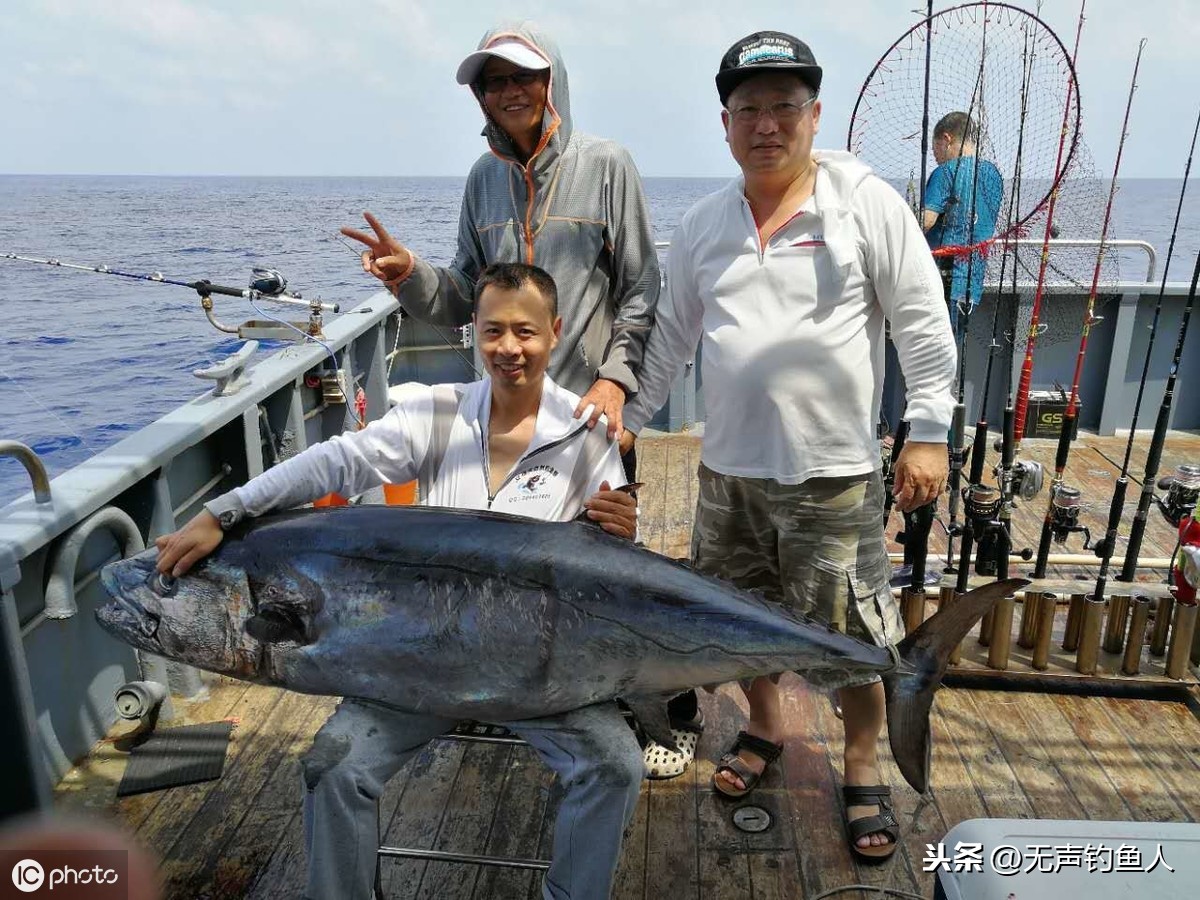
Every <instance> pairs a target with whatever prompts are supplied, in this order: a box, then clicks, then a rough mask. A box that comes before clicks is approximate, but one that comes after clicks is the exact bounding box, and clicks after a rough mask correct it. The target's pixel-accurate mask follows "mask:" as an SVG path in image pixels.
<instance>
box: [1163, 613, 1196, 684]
mask: <svg viewBox="0 0 1200 900" xmlns="http://www.w3.org/2000/svg"><path fill="white" fill-rule="evenodd" d="M1198 611H1200V606H1197V605H1196V604H1194V603H1176V604H1175V616H1174V621H1173V622H1172V623H1171V641H1170V644H1169V646H1168V647H1167V667H1166V668H1167V677H1168V678H1174V679H1176V680H1177V681H1178V680H1179V679H1181V678H1183V677H1184V676H1185V675H1186V674H1187V664H1188V656H1189V654H1190V653H1191V652H1192V635H1193V634H1195V632H1196V613H1197V612H1198Z"/></svg>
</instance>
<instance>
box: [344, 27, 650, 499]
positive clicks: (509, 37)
mask: <svg viewBox="0 0 1200 900" xmlns="http://www.w3.org/2000/svg"><path fill="white" fill-rule="evenodd" d="M458 82H459V83H460V84H465V85H469V86H470V87H471V90H472V92H473V93H474V94H475V97H476V99H477V100H478V101H479V104H480V106H481V108H482V109H483V112H484V117H485V120H486V123H485V126H484V130H483V134H484V137H486V138H487V142H488V152H487V153H485V154H484V155H483V156H481V157H480V158H479V160H478V161H477V162H476V163H475V165H474V166H472V168H471V172H470V174H469V175H468V176H467V185H466V190H465V192H464V195H463V203H462V210H461V213H460V216H459V226H458V250H457V254H456V256H455V258H454V262H452V263H451V264H450V265H449V266H445V267H437V266H433V265H430V264H429V263H428V262H426V261H425V260H423V259H421V258H420V257H418V256H417V255H416V254H415V253H413V252H411V251H410V250H409V249H408V248H407V247H405V246H404V245H403V244H401V243H400V242H399V241H398V240H396V239H395V238H393V237H392V236H391V235H390V234H389V233H388V231H387V230H386V229H385V228H384V226H383V225H382V224H380V223H379V221H378V220H377V219H376V218H375V217H374V216H372V215H371V214H370V213H368V214H366V219H367V222H368V224H369V225H370V226H371V229H372V232H373V233H366V232H361V231H357V230H354V229H349V228H344V229H342V231H343V233H344V234H345V235H346V236H347V237H351V238H354V239H355V240H358V241H360V242H361V243H363V244H364V245H365V246H366V247H367V249H366V250H365V251H364V252H363V257H362V258H363V268H364V270H365V271H367V272H370V273H371V274H372V275H374V276H375V277H377V278H379V279H380V280H381V281H383V283H384V284H385V285H386V286H387V287H388V288H389V289H390V290H391V291H392V292H393V293H394V294H395V295H396V297H397V298H398V299H399V301H400V303H401V305H402V306H403V307H404V309H405V310H407V311H409V312H411V313H412V314H413V315H415V316H416V317H417V318H419V319H423V320H425V321H428V322H431V323H433V324H437V325H447V326H461V325H465V324H466V323H467V322H469V321H470V318H471V297H472V288H473V286H474V284H475V280H476V278H477V277H478V276H479V273H480V272H481V271H482V270H483V269H484V267H486V266H487V265H489V264H491V263H495V262H523V263H528V264H530V265H537V266H539V267H541V268H543V269H545V270H546V271H547V272H549V273H550V274H551V275H552V276H553V277H554V281H555V283H556V284H557V285H558V291H559V304H560V310H561V314H562V319H563V333H562V339H561V340H560V342H559V345H558V348H557V349H556V350H555V353H554V356H553V357H552V359H551V361H550V370H549V374H550V377H551V378H553V379H554V381H555V382H556V383H557V384H559V385H561V386H562V387H565V388H567V389H568V390H570V391H573V392H575V393H577V394H579V395H581V397H582V400H581V402H580V405H579V409H578V410H576V415H581V414H582V413H583V412H584V410H585V409H586V408H587V406H588V405H591V406H592V413H591V417H590V420H589V426H594V425H595V424H596V422H597V421H598V420H599V417H600V415H601V414H603V415H605V416H606V417H607V419H608V429H609V435H610V437H619V436H622V428H621V410H622V407H623V405H624V402H625V398H626V396H627V395H629V394H633V393H636V391H637V389H638V382H637V370H638V367H639V365H640V363H641V359H642V351H643V348H644V346H645V343H646V338H647V337H648V335H649V333H650V326H651V325H652V324H653V319H654V307H655V304H656V303H657V302H658V290H659V269H658V259H657V255H656V253H655V250H654V238H653V234H652V232H651V230H650V221H649V216H648V213H647V210H646V201H645V197H644V195H643V193H642V184H641V179H640V178H639V176H638V173H637V169H636V168H635V167H634V164H633V160H632V159H631V158H630V156H629V153H628V152H627V151H626V150H625V149H624V148H623V147H621V146H620V145H619V144H616V143H614V142H613V141H608V140H604V139H602V138H597V137H593V136H591V135H588V134H584V133H582V132H580V131H576V130H575V129H574V127H573V125H572V121H571V107H570V97H569V93H568V89H567V71H566V68H565V67H564V65H563V62H562V57H561V55H560V54H559V51H558V48H557V46H556V45H555V44H554V42H553V41H552V40H551V39H549V38H548V37H547V36H546V35H545V34H542V33H540V32H538V31H537V30H536V29H533V28H530V27H528V26H527V25H519V26H512V27H507V26H501V27H498V28H494V29H491V30H490V31H488V32H487V33H486V34H485V35H484V36H483V39H482V40H481V41H480V42H479V48H478V49H477V50H476V51H475V52H473V53H471V54H470V55H469V56H467V57H466V59H464V60H463V62H462V64H461V65H460V66H459V68H458ZM632 440H633V439H632V435H631V436H629V437H628V438H626V439H625V440H624V441H623V442H622V450H623V451H624V450H627V449H629V448H630V447H631V446H632ZM631 463H632V460H627V469H629V468H632V466H631ZM629 477H630V478H631V479H632V478H633V473H632V472H629Z"/></svg>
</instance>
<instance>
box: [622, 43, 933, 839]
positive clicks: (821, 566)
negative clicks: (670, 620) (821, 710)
mask: <svg viewBox="0 0 1200 900" xmlns="http://www.w3.org/2000/svg"><path fill="white" fill-rule="evenodd" d="M821 74H822V73H821V68H820V67H819V66H818V65H817V63H816V60H815V59H814V58H813V55H812V52H811V51H810V50H809V48H808V47H807V46H806V45H805V44H804V43H803V42H801V41H799V40H797V39H796V38H794V37H792V36H791V35H787V34H782V33H779V32H759V33H756V34H752V35H750V36H748V37H746V38H744V39H742V40H740V41H738V42H737V43H736V44H734V46H733V47H731V48H730V49H729V51H728V52H727V53H726V54H725V57H724V59H722V61H721V65H720V69H719V72H718V74H717V79H716V80H717V90H718V93H719V95H720V98H721V103H722V106H723V107H724V109H723V110H722V112H721V120H722V122H723V124H724V126H725V136H726V141H727V142H728V143H729V147H730V151H731V152H732V154H733V157H734V159H735V160H736V161H737V163H738V165H739V166H740V167H741V170H742V177H740V178H738V179H736V180H735V181H733V182H731V183H730V184H729V185H728V186H726V187H725V188H723V189H722V190H720V191H718V192H717V193H715V194H712V195H711V196H709V197H706V198H705V199H703V200H701V201H700V202H699V203H698V204H696V206H694V207H693V208H692V209H691V210H690V211H689V212H688V213H687V214H686V215H685V216H684V218H683V221H682V223H681V224H680V226H679V229H678V231H676V233H675V236H674V238H673V240H672V242H671V252H670V258H669V261H668V264H667V287H666V294H665V296H663V297H662V298H661V299H660V302H659V304H658V310H657V319H656V321H655V325H654V328H653V330H652V332H651V336H650V340H649V342H648V344H647V347H646V355H645V358H644V360H643V365H642V369H641V372H640V374H639V382H640V385H641V390H640V391H639V393H638V394H637V396H636V397H635V398H634V399H633V400H632V401H631V402H630V404H629V405H628V406H627V407H626V410H625V425H626V427H627V428H628V429H630V430H632V431H634V432H637V431H638V430H640V429H641V428H642V426H644V425H645V423H646V422H647V421H648V420H649V419H650V417H651V416H652V415H653V414H654V412H655V411H656V410H657V409H658V408H659V407H660V406H661V405H662V403H663V401H664V400H665V399H666V397H667V394H668V391H669V389H670V385H671V382H672V380H673V379H674V377H675V376H676V375H677V374H678V372H679V371H680V369H681V367H682V365H683V363H684V362H685V361H686V360H688V359H690V358H691V357H692V356H693V355H694V354H695V352H696V346H697V343H698V342H701V341H702V342H703V357H702V358H703V362H702V365H703V376H704V400H705V407H706V410H707V416H706V423H705V434H704V445H703V450H702V454H701V466H700V475H699V477H700V490H699V496H698V502H697V510H696V523H695V529H694V532H693V539H692V541H693V543H692V551H693V558H694V562H695V564H696V565H697V566H698V567H700V568H701V569H702V570H704V571H706V572H709V573H711V574H715V575H718V576H720V577H724V578H727V579H729V580H731V581H733V582H735V583H737V584H738V585H740V586H742V587H746V588H750V589H755V590H759V591H761V592H763V593H764V594H766V595H767V596H768V597H769V598H771V599H773V600H775V601H777V602H779V603H781V604H782V605H784V606H785V607H787V608H789V609H791V610H792V611H794V612H796V613H804V614H809V615H813V616H817V617H819V618H822V619H824V620H826V621H828V622H830V623H831V624H832V625H833V626H834V627H837V628H839V629H841V630H844V631H848V632H849V633H851V634H854V635H856V636H858V637H861V638H864V639H866V640H869V641H873V642H875V643H878V644H883V643H885V642H886V643H894V642H895V641H897V640H898V639H899V638H900V637H901V636H902V626H901V622H900V618H899V615H898V612H897V610H896V605H895V603H894V602H893V600H892V597H891V592H890V589H889V585H888V578H889V575H890V566H889V565H888V558H887V552H886V544H885V541H884V534H883V512H882V510H883V483H882V478H881V475H880V471H879V467H880V454H879V445H878V442H877V440H876V438H875V434H874V429H873V423H874V422H875V421H876V413H877V411H878V409H879V403H880V396H881V392H882V380H883V359H884V356H883V350H884V324H885V321H890V323H891V333H892V340H893V341H894V342H895V344H896V348H897V351H898V353H899V357H900V363H901V367H902V369H903V372H904V376H905V381H906V384H907V387H908V408H907V413H906V418H907V419H908V420H909V421H910V423H911V432H910V436H909V439H908V443H907V444H906V445H905V448H904V452H903V453H902V454H901V456H900V458H899V460H898V461H897V468H896V493H897V501H898V505H899V506H900V508H901V509H902V510H908V509H914V508H916V507H918V506H921V505H923V504H925V503H928V502H930V501H931V500H933V499H934V498H935V497H936V496H937V495H938V493H939V492H940V491H941V490H942V488H943V486H944V484H945V480H946V472H947V455H946V433H947V429H948V428H949V425H950V416H951V412H952V409H953V405H954V400H953V397H952V396H951V386H952V382H953V378H954V364H955V350H954V340H953V337H952V334H951V331H950V323H949V318H948V316H947V311H946V305H945V302H944V301H943V300H942V292H941V282H940V280H939V278H938V271H937V268H936V266H935V265H934V262H933V259H932V257H931V256H930V252H929V248H928V246H927V245H926V242H925V238H924V236H923V234H922V232H921V229H920V227H919V226H918V224H917V222H916V220H915V219H914V218H913V216H912V213H911V211H909V209H908V207H907V206H906V205H905V203H904V200H903V198H901V197H900V196H899V195H898V194H897V193H896V192H895V191H894V190H893V189H892V188H891V187H889V186H888V185H887V184H885V183H884V182H883V181H882V180H881V179H879V178H877V177H876V176H874V175H872V174H871V172H870V169H868V168H867V167H866V166H865V165H863V164H862V163H860V162H859V161H858V160H857V159H855V158H854V157H853V156H852V155H850V154H848V153H842V152H827V151H820V152H815V153H814V152H813V150H812V143H813V136H814V135H815V134H816V133H817V129H818V126H819V124H820V119H821V104H820V101H819V100H818V99H817V92H818V91H819V90H820V86H821ZM823 686H824V687H827V688H840V689H841V705H842V709H843V711H844V721H845V728H846V750H845V785H846V787H845V788H844V789H843V790H844V793H845V798H846V803H847V807H848V809H847V813H848V815H847V818H848V831H849V835H850V847H851V849H852V850H853V852H854V853H855V854H856V855H858V856H860V857H861V858H863V859H864V860H866V861H878V860H880V859H885V858H887V857H888V856H890V855H891V854H892V853H893V852H894V851H895V841H896V838H897V828H896V820H895V816H894V814H893V812H892V809H891V799H890V792H889V790H888V788H887V786H886V785H882V784H880V783H879V782H880V781H881V779H880V775H879V768H878V760H877V758H876V753H875V748H876V743H877V739H878V737H879V734H880V731H881V729H882V727H883V720H884V698H883V689H882V686H881V685H880V684H879V683H878V681H876V682H875V683H873V684H865V685H864V684H857V685H855V684H845V683H841V684H824V685H823ZM747 697H748V699H749V703H750V723H749V726H748V727H747V729H746V731H744V732H742V733H741V734H740V735H739V737H738V739H737V741H736V742H735V744H734V746H733V747H732V748H731V749H730V752H729V753H728V754H726V755H725V756H724V757H723V758H722V760H721V762H720V764H719V765H718V768H717V771H716V773H715V774H714V778H713V786H714V787H715V788H716V789H717V790H718V791H720V792H722V793H723V794H726V795H729V796H733V797H740V796H743V795H745V794H746V793H748V792H749V791H750V790H751V789H753V787H754V785H755V784H756V783H757V782H758V780H759V778H760V777H761V775H762V772H763V770H764V769H765V768H766V766H767V765H769V764H770V763H771V762H773V761H774V760H775V759H777V758H778V756H779V753H780V751H781V749H782V745H781V740H782V738H783V736H784V732H785V725H784V722H783V720H782V714H781V712H780V705H779V695H778V689H777V688H776V686H775V684H774V683H773V682H772V681H771V680H770V679H757V680H756V681H754V682H753V684H751V685H750V686H748V687H747Z"/></svg>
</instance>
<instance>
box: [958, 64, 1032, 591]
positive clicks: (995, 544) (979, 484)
mask: <svg viewBox="0 0 1200 900" xmlns="http://www.w3.org/2000/svg"><path fill="white" fill-rule="evenodd" d="M1022 70H1023V72H1024V76H1023V77H1022V79H1021V117H1020V121H1019V123H1018V130H1017V157H1016V167H1015V171H1014V178H1013V189H1012V193H1010V194H1009V201H1008V212H1007V215H1006V219H1007V221H1008V222H1010V223H1011V221H1012V218H1013V215H1014V212H1015V211H1016V210H1017V209H1018V208H1019V207H1020V202H1021V201H1020V197H1021V176H1022V174H1023V168H1022V159H1023V157H1022V153H1023V150H1024V141H1025V115H1026V112H1027V110H1028V105H1029V104H1028V101H1029V82H1030V77H1031V74H1032V71H1033V59H1032V49H1031V47H1030V46H1029V43H1028V40H1026V42H1025V44H1024V46H1023V48H1022ZM1006 230H1007V229H1006ZM1010 249H1012V250H1013V251H1014V253H1013V255H1014V262H1013V267H1014V271H1015V268H1016V261H1015V248H1013V247H1010V244H1009V243H1008V242H1005V243H1004V246H1003V249H1002V251H1001V256H1000V280H999V285H1000V290H998V291H997V293H996V306H995V308H994V309H993V311H992V333H991V340H990V342H989V344H988V355H987V364H986V366H985V369H984V376H983V393H982V398H981V400H980V404H979V418H978V419H977V420H976V422H975V437H974V440H973V441H972V444H971V471H970V475H969V477H968V481H967V483H968V486H967V489H966V493H965V495H964V497H963V507H964V519H965V522H964V528H963V533H962V539H961V544H960V551H959V561H958V579H957V581H956V584H955V591H956V592H957V593H958V594H965V593H966V592H967V589H968V587H969V586H970V585H969V577H970V576H969V572H970V565H971V545H972V543H973V542H974V541H975V539H976V538H978V543H979V550H978V552H977V553H976V558H975V565H976V571H977V572H978V574H980V575H991V574H997V573H998V572H999V571H1000V570H1001V569H1003V570H1004V571H1006V572H1007V566H1008V560H1007V556H1008V546H1009V545H1011V540H996V539H995V537H993V536H992V535H991V532H992V531H993V530H994V529H996V528H1003V527H1004V523H1003V522H1002V521H1001V520H1000V518H999V517H1000V513H1001V510H1002V509H1003V508H1004V505H1003V497H1004V492H1003V490H1000V489H997V488H993V487H989V486H988V485H985V484H984V483H983V470H984V465H985V463H986V461H987V440H988V399H989V395H990V393H991V387H992V369H993V364H994V362H995V356H996V351H998V350H999V349H1000V343H999V341H998V340H997V336H998V333H999V328H1000V307H1001V306H1002V305H1003V303H1002V299H1003V286H1004V275H1005V272H1006V270H1007V267H1008V257H1009V251H1010ZM1004 424H1005V426H1006V427H1005V428H1004V429H1003V432H1002V433H1003V435H1004V439H1002V441H1001V453H1002V462H1001V464H1000V465H998V466H997V468H996V475H997V481H998V482H999V484H1000V485H1001V486H1003V484H1004V477H1003V475H1002V472H1004V471H1006V468H1005V465H1004V462H1003V460H1004V459H1005V458H1007V459H1008V462H1009V464H1011V456H1012V446H1011V445H1012V422H1011V421H1010V420H1008V419H1006V420H1005V423H1004ZM1008 534H1009V532H1008V531H1007V529H1005V537H1007V536H1008ZM1000 550H1003V551H1004V552H1003V557H1004V558H1003V559H1002V560H1001V559H999V558H998V557H997V556H996V553H997V552H998V551H1000Z"/></svg>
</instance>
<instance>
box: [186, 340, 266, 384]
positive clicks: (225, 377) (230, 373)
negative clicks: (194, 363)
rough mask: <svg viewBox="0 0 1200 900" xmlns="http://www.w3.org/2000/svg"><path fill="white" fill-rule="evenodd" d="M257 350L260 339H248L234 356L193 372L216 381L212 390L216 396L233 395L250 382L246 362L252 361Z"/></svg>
mask: <svg viewBox="0 0 1200 900" xmlns="http://www.w3.org/2000/svg"><path fill="white" fill-rule="evenodd" d="M256 350H258V341H246V343H245V344H243V345H242V349H241V350H239V351H238V352H237V353H235V354H233V356H230V357H229V358H228V359H225V360H222V361H221V362H219V363H217V364H216V365H215V366H210V367H209V368H207V369H193V370H192V374H193V375H195V376H196V377H197V378H205V379H208V380H210V381H215V382H216V386H215V387H214V388H213V391H212V395H213V396H214V397H229V396H232V395H233V394H236V393H237V392H238V391H240V390H241V389H242V388H243V387H245V386H246V384H247V383H248V382H247V381H246V379H245V378H244V377H243V375H244V374H245V372H246V363H247V362H249V361H250V357H251V356H253V355H254V353H255V351H256Z"/></svg>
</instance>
